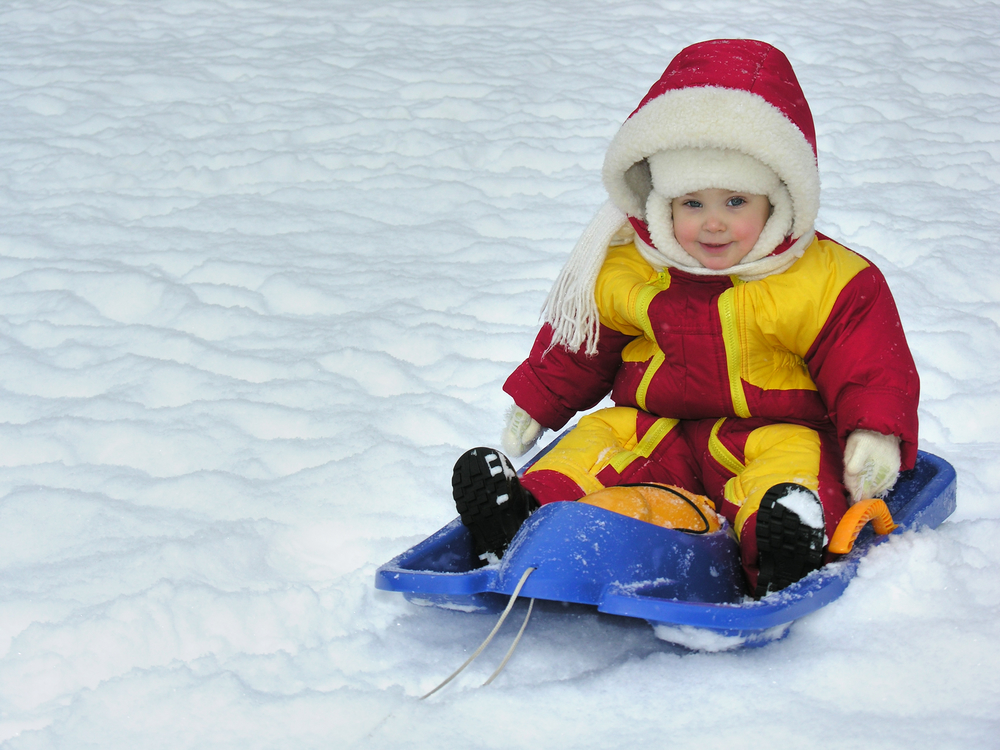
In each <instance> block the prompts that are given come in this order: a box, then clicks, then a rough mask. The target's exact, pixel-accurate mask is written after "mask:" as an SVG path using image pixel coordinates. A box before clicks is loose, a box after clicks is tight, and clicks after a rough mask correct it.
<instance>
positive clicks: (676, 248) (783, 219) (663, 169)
mask: <svg viewBox="0 0 1000 750" xmlns="http://www.w3.org/2000/svg"><path fill="white" fill-rule="evenodd" d="M646 161H647V162H648V163H649V171H650V176H651V178H652V187H653V189H652V190H651V191H650V193H649V196H648V197H647V199H646V223H647V225H648V226H649V235H650V237H651V238H652V240H653V245H655V247H653V248H651V247H649V246H648V245H646V244H645V243H643V245H642V247H641V248H640V249H641V250H644V251H645V252H643V254H644V255H645V256H646V260H648V261H649V262H650V263H652V264H653V265H654V266H676V267H680V268H683V269H684V270H687V271H692V272H694V273H709V271H708V269H705V268H704V267H703V266H702V265H701V263H699V262H698V261H697V260H695V259H694V258H693V257H691V255H690V254H688V253H687V252H686V251H685V250H684V248H682V247H681V246H680V243H678V242H677V239H676V238H675V237H674V221H673V212H672V210H671V201H672V200H673V199H674V198H677V197H680V196H682V195H685V194H687V193H693V192H696V191H698V190H705V189H708V188H722V189H724V190H736V191H740V192H747V193H751V194H754V195H764V196H767V199H768V201H769V202H770V204H771V208H772V211H771V215H770V216H769V217H768V220H767V223H766V224H765V225H764V229H763V231H762V232H761V233H760V236H759V237H758V238H757V242H756V243H755V244H754V246H753V248H751V250H750V252H749V253H747V255H746V256H745V257H744V258H743V259H742V260H741V261H740V263H739V264H738V267H736V268H731V269H723V270H722V271H718V272H711V273H712V275H716V274H717V273H721V274H725V275H730V274H733V273H736V274H742V272H743V271H744V270H746V268H747V267H749V266H750V265H751V264H753V263H754V261H758V260H761V259H762V258H766V257H767V256H768V255H770V254H771V252H773V251H774V248H776V247H777V246H778V245H779V244H780V243H781V242H782V241H783V240H784V239H785V237H787V236H788V233H789V231H790V230H791V227H792V199H791V197H790V196H789V195H788V189H787V188H786V187H785V185H784V184H783V183H782V182H781V180H780V179H779V178H778V175H776V174H775V173H774V170H772V169H770V168H769V167H766V166H765V165H763V164H762V163H761V162H759V161H757V160H756V159H754V158H753V157H752V156H747V155H746V154H744V153H741V152H739V151H732V150H730V149H714V148H684V149H672V150H670V151H659V152H657V153H655V154H650V156H649V157H647V159H646Z"/></svg>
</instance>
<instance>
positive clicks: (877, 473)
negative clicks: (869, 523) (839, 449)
mask: <svg viewBox="0 0 1000 750" xmlns="http://www.w3.org/2000/svg"><path fill="white" fill-rule="evenodd" d="M899 464H900V457H899V438H898V437H896V436H895V435H883V434H882V433H881V432H873V431H872V430H855V431H854V432H852V433H851V434H850V435H848V436H847V445H846V447H845V448H844V486H845V487H847V491H848V492H849V493H850V497H849V498H848V502H849V503H850V504H851V505H854V503H856V502H858V501H859V500H864V499H866V498H874V497H881V496H882V495H884V494H885V493H886V492H888V491H889V490H890V489H891V488H892V486H893V485H894V484H895V483H896V477H898V476H899Z"/></svg>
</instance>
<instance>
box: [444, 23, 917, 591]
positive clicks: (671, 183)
mask: <svg viewBox="0 0 1000 750" xmlns="http://www.w3.org/2000/svg"><path fill="white" fill-rule="evenodd" d="M603 180H604V185H605V187H606V189H607V191H608V194H609V196H610V201H609V202H608V203H607V204H605V206H604V207H603V208H602V209H601V210H600V211H599V212H598V213H597V215H596V216H595V218H594V219H593V221H592V222H591V223H590V225H589V226H588V228H587V229H586V231H585V232H584V233H583V235H582V237H581V239H580V241H579V242H578V243H577V245H576V247H575V249H574V250H573V253H572V255H571V256H570V258H569V260H568V262H567V264H566V266H565V267H564V268H563V270H562V272H561V274H560V276H559V278H558V280H557V281H556V283H555V285H554V286H553V289H552V291H551V292H550V294H549V297H548V299H547V301H546V304H545V308H544V311H543V320H544V325H543V327H542V329H541V331H540V332H539V334H538V337H537V338H536V340H535V344H534V346H533V348H532V350H531V353H530V355H529V356H528V358H527V360H525V362H524V363H523V364H521V365H520V366H519V367H518V368H517V370H515V372H514V373H513V374H512V375H511V376H510V378H509V379H508V380H507V382H506V383H505V385H504V390H505V391H506V392H507V393H508V394H510V395H511V396H512V397H513V399H514V404H515V405H514V406H513V407H512V409H511V412H510V413H509V415H508V419H507V425H506V428H505V430H504V433H503V436H502V445H503V447H504V450H505V451H506V452H507V453H509V454H511V455H514V456H519V455H522V454H523V453H525V452H526V451H527V450H528V449H529V448H530V447H531V446H532V445H533V444H534V443H535V441H536V440H537V439H538V437H539V435H540V434H541V433H542V432H543V430H544V429H559V428H561V427H563V426H564V425H565V424H566V423H567V422H568V421H569V419H570V418H571V417H573V416H574V415H575V414H576V413H577V412H579V411H584V410H587V409H591V408H593V407H594V406H595V405H596V404H597V403H598V402H600V401H601V400H602V399H603V398H604V397H605V396H606V395H607V394H608V393H609V392H610V393H611V396H612V399H613V401H614V403H615V406H614V407H611V408H606V409H601V410H598V411H596V412H594V413H592V414H589V415H587V416H585V417H583V418H582V419H580V421H579V424H578V425H577V426H576V427H575V428H574V429H572V430H571V431H570V432H569V433H568V434H567V435H566V436H565V437H564V438H563V439H562V440H561V441H560V442H559V443H558V444H557V445H556V447H555V448H554V449H553V450H551V451H550V452H549V453H548V454H546V455H545V456H543V457H542V458H541V459H540V460H539V461H538V462H537V463H535V465H534V466H533V467H532V468H531V469H530V470H529V471H528V472H527V473H526V474H525V475H524V476H523V478H521V479H520V480H519V479H518V478H517V476H516V475H515V473H514V471H513V469H512V468H511V464H510V462H509V461H508V460H507V458H506V457H505V456H504V455H503V454H500V453H499V452H498V451H495V450H490V449H486V448H475V449H473V450H470V451H468V452H467V453H466V454H465V455H463V456H462V457H461V458H460V459H459V460H458V462H457V464H456V465H455V472H454V477H453V489H454V497H455V502H456V505H457V507H458V510H459V513H460V515H461V518H462V521H463V523H464V524H465V525H466V526H467V527H468V529H469V531H470V532H471V534H472V537H473V540H474V543H475V545H476V552H477V554H478V555H479V556H480V558H481V559H482V560H483V561H484V562H486V561H492V560H495V559H497V558H499V557H500V556H502V555H503V552H504V550H505V549H506V548H507V545H508V544H509V543H510V541H511V540H512V539H513V537H514V534H515V533H516V532H517V529H518V528H519V527H520V525H521V524H522V523H523V521H524V520H525V519H526V518H527V517H528V515H529V514H530V513H531V512H532V511H533V510H534V509H536V508H537V507H538V506H539V505H543V504H546V503H551V502H556V501H573V500H578V499H580V498H581V497H584V496H586V495H589V494H591V493H594V492H597V491H598V490H601V489H603V488H606V487H612V486H620V485H623V484H635V483H660V484H669V485H675V486H679V487H682V488H684V489H685V490H688V491H690V492H693V493H700V494H703V495H705V496H707V497H708V498H709V499H710V500H711V502H712V503H714V505H715V508H716V510H717V511H718V513H719V514H721V515H722V516H724V517H725V518H726V519H727V520H728V521H729V523H730V524H731V525H732V527H733V529H734V530H735V532H736V535H737V537H738V539H739V544H740V552H741V559H742V565H743V570H744V573H745V575H746V581H747V585H748V590H749V592H750V593H751V594H752V595H754V596H755V597H758V598H759V597H762V596H764V595H766V594H767V593H769V592H771V591H776V590H779V589H781V588H784V587H785V586H788V585H789V584H791V583H793V582H794V581H796V580H798V579H799V578H801V577H802V576H804V575H806V574H807V573H808V572H809V571H811V570H814V569H816V568H818V567H819V566H820V565H822V564H823V562H824V554H825V553H824V549H825V545H826V543H827V541H828V538H829V537H830V536H832V534H833V530H834V529H835V528H836V526H837V523H838V522H839V520H840V518H841V516H842V515H843V514H844V512H845V511H846V510H847V508H848V506H849V505H850V504H851V503H853V502H856V501H858V500H860V499H861V498H865V497H876V496H880V495H883V494H884V493H885V492H887V491H888V490H889V489H890V488H891V487H892V486H893V484H894V483H895V481H896V477H897V475H898V473H899V471H900V469H901V468H904V469H906V468H911V467H912V466H913V463H914V460H915V458H916V447H917V399H918V390H919V385H918V379H917V373H916V368H915V366H914V363H913V359H912V356H911V354H910V351H909V348H908V346H907V343H906V339H905V338H904V335H903V330H902V327H901V326H900V322H899V315H898V313H897V311H896V307H895V303H894V302H893V299H892V296H891V294H890V293H889V289H888V287H887V286H886V282H885V279H884V278H883V277H882V275H881V273H880V272H879V271H878V269H877V268H875V266H874V265H872V264H871V263H870V262H869V261H867V260H865V259H864V258H862V257H861V256H859V255H857V254H856V253H854V252H852V251H851V250H849V249H847V248H845V247H844V246H842V245H840V244H838V243H837V242H835V241H833V240H831V239H830V238H828V237H825V236H823V235H822V234H819V233H817V232H816V231H815V230H814V227H813V224H814V221H815V219H816V214H817V211H818V209H819V192H820V188H819V173H818V169H817V164H816V136H815V130H814V127H813V121H812V115H811V113H810V111H809V106H808V104H807V103H806V100H805V98H804V96H803V94H802V90H801V88H800V87H799V84H798V81H797V80H796V78H795V74H794V73H793V71H792V68H791V65H790V64H789V62H788V60H787V59H786V57H785V56H784V55H783V54H782V53H781V52H780V51H778V50H777V49H775V48H774V47H771V46H770V45H768V44H765V43H763V42H759V41H753V40H737V39H729V40H715V41H709V42H702V43H699V44H695V45H692V46H690V47H688V48H686V49H684V50H683V51H681V52H680V53H679V54H678V55H677V57H675V58H674V59H673V61H671V63H670V65H669V67H667V69H666V71H665V72H664V73H663V75H662V76H661V78H660V79H659V80H658V81H657V82H656V83H655V84H654V85H653V87H652V88H651V89H650V90H649V93H648V94H646V96H645V97H644V98H643V100H642V101H641V102H640V103H639V106H638V107H637V108H636V110H635V111H634V112H633V113H632V114H631V115H630V116H629V118H628V119H627V120H626V122H625V124H624V125H622V127H621V129H620V130H619V131H618V133H617V135H615V137H614V139H613V140H612V142H611V145H610V147H609V149H608V151H607V154H606V156H605V160H604V169H603Z"/></svg>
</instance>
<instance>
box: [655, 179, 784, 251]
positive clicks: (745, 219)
mask: <svg viewBox="0 0 1000 750" xmlns="http://www.w3.org/2000/svg"><path fill="white" fill-rule="evenodd" d="M671 208H672V209H673V216H674V237H676V238H677V242H678V243H679V244H680V246H681V247H682V248H684V249H685V250H686V251H687V252H688V254H689V255H690V256H691V257H693V258H695V259H696V260H697V261H698V262H700V263H701V264H702V265H703V266H705V268H710V269H712V270H714V271H722V270H725V269H726V268H731V267H732V266H735V265H736V264H737V263H739V262H740V261H741V260H743V258H745V257H746V255H747V253H749V252H750V251H751V250H752V249H753V246H754V245H755V244H756V242H757V238H758V237H759V236H760V233H761V230H763V229H764V225H765V224H766V223H767V219H768V217H769V216H770V215H771V204H770V203H769V202H768V200H767V196H766V195H754V194H753V193H740V192H734V191H732V190H722V189H720V188H709V189H706V190H696V191H695V192H693V193H688V194H687V195H682V196H681V197H680V198H674V200H673V203H672V204H671Z"/></svg>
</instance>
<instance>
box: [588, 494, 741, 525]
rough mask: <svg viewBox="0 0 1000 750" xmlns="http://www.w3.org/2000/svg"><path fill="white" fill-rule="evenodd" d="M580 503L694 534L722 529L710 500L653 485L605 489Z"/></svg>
mask: <svg viewBox="0 0 1000 750" xmlns="http://www.w3.org/2000/svg"><path fill="white" fill-rule="evenodd" d="M578 502H581V503H586V504H587V505H596V506H597V507H598V508H604V509H605V510H610V511H612V512H614V513H620V514H621V515H623V516H629V517H630V518H635V519H638V520H639V521H645V522H646V523H651V524H654V525H656V526H663V527H664V528H667V529H677V530H678V531H687V532H688V533H691V534H711V533H712V532H714V531H718V530H719V529H720V528H722V525H721V524H720V523H719V516H718V515H716V513H715V506H714V505H713V504H712V501H711V500H709V499H708V498H707V497H705V496H704V495H696V494H695V493H693V492H689V491H688V490H685V489H683V488H681V487H675V486H673V485H668V484H654V483H652V482H650V483H643V484H623V485H618V486H615V487H606V488H605V489H603V490H598V491H597V492H595V493H593V494H591V495H587V496H586V497H583V498H581V499H580V500H579V501H578Z"/></svg>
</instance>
